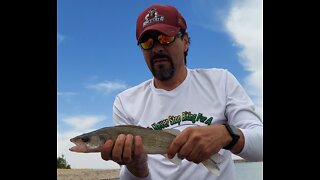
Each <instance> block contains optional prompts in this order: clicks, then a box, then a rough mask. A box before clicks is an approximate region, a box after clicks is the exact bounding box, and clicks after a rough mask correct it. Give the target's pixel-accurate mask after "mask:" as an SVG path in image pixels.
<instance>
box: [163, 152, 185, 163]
mask: <svg viewBox="0 0 320 180" xmlns="http://www.w3.org/2000/svg"><path fill="white" fill-rule="evenodd" d="M162 155H163V156H164V157H166V158H167V159H168V160H169V161H171V162H172V163H173V164H175V165H180V164H181V159H180V158H178V155H177V154H176V155H175V156H174V157H173V158H172V159H169V158H168V156H167V154H162Z"/></svg>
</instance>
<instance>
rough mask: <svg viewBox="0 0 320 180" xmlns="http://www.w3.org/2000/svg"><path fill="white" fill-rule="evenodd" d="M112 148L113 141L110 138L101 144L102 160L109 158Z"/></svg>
mask: <svg viewBox="0 0 320 180" xmlns="http://www.w3.org/2000/svg"><path fill="white" fill-rule="evenodd" d="M112 148H113V141H112V140H107V141H106V142H105V143H104V144H103V145H102V150H101V158H102V159H103V160H106V161H108V160H111V159H112V157H111V153H112Z"/></svg>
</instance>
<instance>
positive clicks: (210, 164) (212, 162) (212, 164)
mask: <svg viewBox="0 0 320 180" xmlns="http://www.w3.org/2000/svg"><path fill="white" fill-rule="evenodd" d="M222 161H224V157H223V156H222V155H221V154H219V153H216V154H214V155H212V156H211V157H210V158H209V159H207V160H205V161H203V162H202V165H204V166H205V167H206V168H207V169H208V170H209V171H210V172H212V173H213V174H215V175H217V176H219V175H220V168H219V167H218V165H217V164H219V163H221V162H222Z"/></svg>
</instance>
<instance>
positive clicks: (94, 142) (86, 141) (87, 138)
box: [69, 133, 105, 153]
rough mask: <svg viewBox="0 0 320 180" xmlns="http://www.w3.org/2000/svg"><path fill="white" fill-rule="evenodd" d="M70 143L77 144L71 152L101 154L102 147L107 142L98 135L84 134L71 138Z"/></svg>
mask: <svg viewBox="0 0 320 180" xmlns="http://www.w3.org/2000/svg"><path fill="white" fill-rule="evenodd" d="M70 141H71V142H72V143H74V144H75V146H73V147H71V148H70V149H69V150H70V151H73V152H83V153H87V152H100V151H101V146H102V145H103V144H104V142H105V138H103V137H101V136H99V135H98V134H89V133H87V134H83V135H79V136H76V137H74V138H71V139H70Z"/></svg>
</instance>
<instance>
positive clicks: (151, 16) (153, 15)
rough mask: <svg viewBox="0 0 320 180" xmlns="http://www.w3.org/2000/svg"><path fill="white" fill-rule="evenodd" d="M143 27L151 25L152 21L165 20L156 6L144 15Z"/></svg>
mask: <svg viewBox="0 0 320 180" xmlns="http://www.w3.org/2000/svg"><path fill="white" fill-rule="evenodd" d="M144 19H145V21H144V22H143V27H145V26H147V25H149V24H150V23H154V22H160V21H164V16H162V15H160V14H158V12H157V11H156V8H152V9H150V10H149V12H148V14H146V16H145V17H144Z"/></svg>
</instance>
